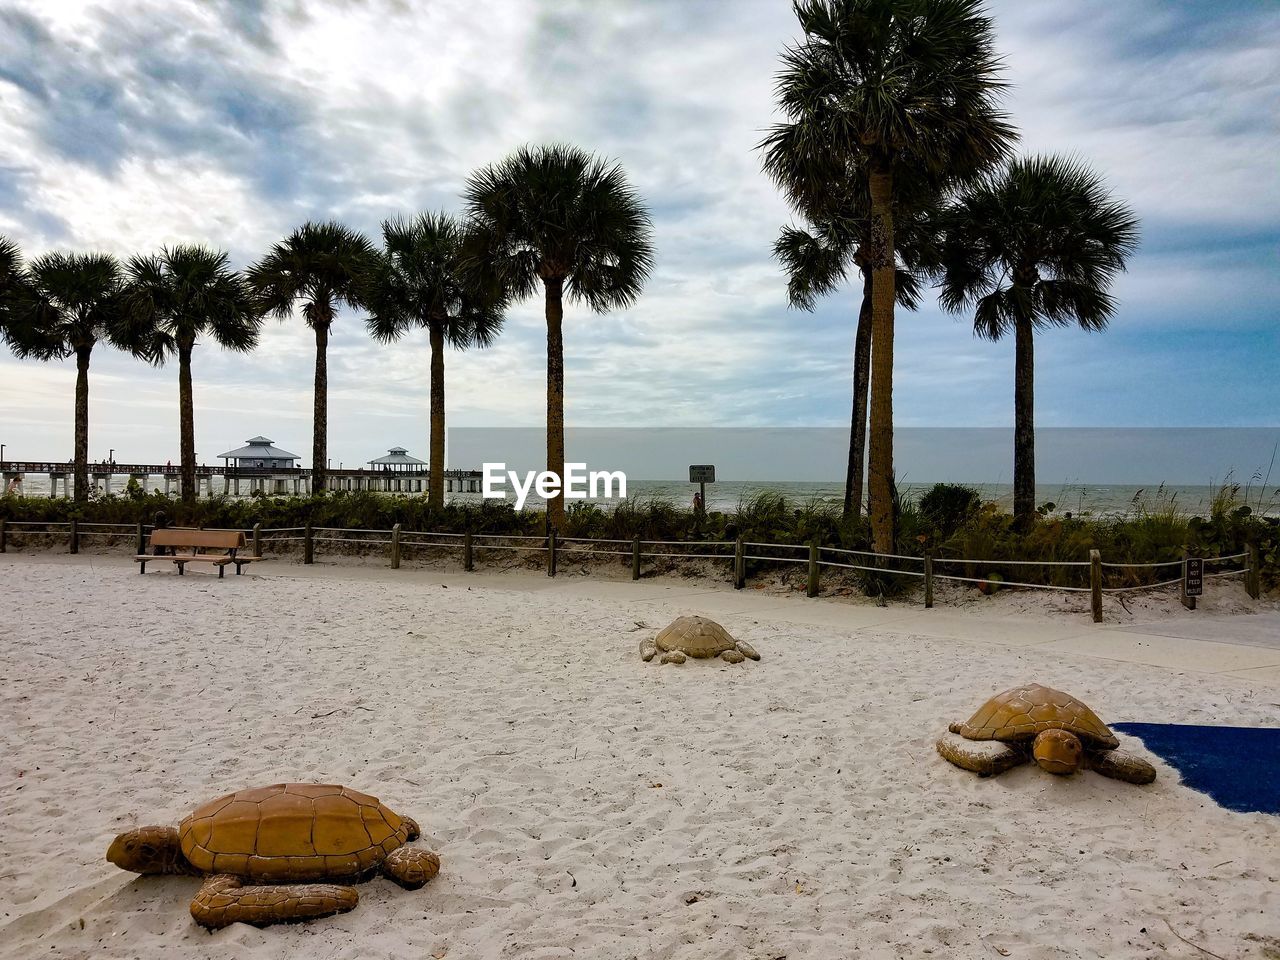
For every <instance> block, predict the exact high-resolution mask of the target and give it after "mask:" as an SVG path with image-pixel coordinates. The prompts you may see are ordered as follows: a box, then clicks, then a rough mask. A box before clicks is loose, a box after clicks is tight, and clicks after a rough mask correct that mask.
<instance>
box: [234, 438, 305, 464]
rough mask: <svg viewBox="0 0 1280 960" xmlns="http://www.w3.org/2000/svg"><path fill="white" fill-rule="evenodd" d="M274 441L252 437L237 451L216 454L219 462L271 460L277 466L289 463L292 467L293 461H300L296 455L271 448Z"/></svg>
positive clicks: (274, 447) (277, 448)
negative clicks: (281, 463) (282, 462)
mask: <svg viewBox="0 0 1280 960" xmlns="http://www.w3.org/2000/svg"><path fill="white" fill-rule="evenodd" d="M273 443H274V441H272V440H269V439H267V438H266V437H253V438H252V439H249V440H246V441H245V446H243V447H241V448H240V449H239V450H229V451H227V452H226V453H220V454H218V459H219V460H237V461H238V460H255V461H256V460H271V461H274V463H276V464H278V463H279V462H280V461H285V460H287V461H289V465H290V466H292V465H293V461H295V460H298V459H300V458H299V456H298V455H297V454H296V453H290V452H289V451H288V450H281V449H280V448H279V447H277V446H273Z"/></svg>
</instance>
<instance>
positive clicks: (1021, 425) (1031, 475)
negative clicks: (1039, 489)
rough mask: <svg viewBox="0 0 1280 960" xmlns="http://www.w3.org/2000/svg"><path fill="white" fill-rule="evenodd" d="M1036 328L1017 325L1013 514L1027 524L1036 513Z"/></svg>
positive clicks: (1023, 322)
mask: <svg viewBox="0 0 1280 960" xmlns="http://www.w3.org/2000/svg"><path fill="white" fill-rule="evenodd" d="M1035 365H1036V361H1035V329H1034V328H1033V327H1032V325H1031V321H1030V320H1029V319H1021V318H1019V319H1018V320H1017V321H1016V322H1015V324H1014V374H1013V516H1014V520H1015V522H1016V523H1017V524H1018V525H1019V526H1024V527H1025V526H1027V525H1029V524H1030V523H1031V521H1032V520H1033V519H1034V518H1035V515H1036V414H1035Z"/></svg>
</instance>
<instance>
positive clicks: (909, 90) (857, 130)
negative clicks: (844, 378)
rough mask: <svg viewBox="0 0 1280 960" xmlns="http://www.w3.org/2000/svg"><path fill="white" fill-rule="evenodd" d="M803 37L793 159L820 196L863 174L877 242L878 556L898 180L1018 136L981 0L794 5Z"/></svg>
mask: <svg viewBox="0 0 1280 960" xmlns="http://www.w3.org/2000/svg"><path fill="white" fill-rule="evenodd" d="M793 9H794V10H795V13H796V16H797V18H798V19H799V20H800V25H801V27H802V29H803V31H804V37H803V39H802V40H801V41H800V42H799V43H797V44H796V45H794V46H792V47H790V48H788V49H787V50H786V51H785V52H784V54H783V58H782V59H783V69H782V72H781V74H780V75H779V77H778V82H777V97H778V104H779V106H780V107H781V109H782V111H783V113H784V114H785V115H786V116H787V118H788V121H789V124H788V125H790V126H793V127H794V128H795V130H794V135H793V139H792V144H793V149H794V150H795V151H796V153H797V154H798V156H799V157H800V158H801V160H800V162H799V166H800V167H801V169H804V168H805V167H806V166H807V164H806V163H805V162H804V159H805V158H807V157H809V158H814V160H815V162H814V163H813V165H812V166H813V173H812V176H813V180H814V185H816V189H818V190H820V189H821V184H822V181H823V179H824V177H825V174H826V173H827V171H829V170H830V169H831V167H832V164H831V163H830V162H828V161H827V160H825V159H824V158H828V157H834V158H835V160H836V161H837V163H836V167H837V168H838V169H839V170H840V176H841V178H842V179H841V180H840V181H838V183H840V182H843V179H845V178H847V177H848V176H849V171H851V170H853V169H855V168H856V167H858V166H859V165H863V166H865V168H866V175H867V186H868V199H869V213H870V217H871V240H872V242H871V244H870V249H869V250H868V251H867V261H868V266H869V268H870V270H871V275H872V283H871V327H872V333H871V341H872V355H871V442H870V453H869V460H870V464H869V470H868V481H869V486H870V493H871V497H870V508H871V509H870V512H871V530H872V540H873V544H874V547H875V549H876V550H877V551H878V552H881V553H891V552H893V548H894V535H895V531H894V515H893V509H894V508H893V501H894V474H893V324H894V303H895V301H896V299H897V291H896V287H895V277H894V274H895V263H894V249H895V242H894V203H895V201H896V200H897V194H896V191H895V180H896V179H897V177H898V176H899V174H900V173H902V172H903V171H904V170H912V171H914V172H915V173H916V174H917V175H920V176H935V177H938V178H942V177H944V176H947V175H948V174H952V175H955V174H967V173H969V172H972V171H976V170H978V169H981V168H982V167H983V166H985V165H988V164H990V163H993V162H995V161H998V160H1000V159H1002V158H1003V157H1004V156H1005V155H1006V154H1007V152H1008V149H1009V146H1010V144H1011V143H1012V141H1013V140H1014V132H1013V129H1012V128H1011V127H1010V126H1009V124H1008V123H1006V121H1005V118H1004V115H1003V114H1001V113H1000V112H999V111H998V110H997V108H996V107H997V98H998V96H999V94H1000V92H1001V91H1002V89H1003V86H1004V84H1003V83H1002V82H1001V81H1000V79H999V77H998V71H999V66H1000V62H999V60H998V58H997V57H996V56H995V54H994V53H993V50H992V25H991V20H990V19H989V18H988V17H987V16H986V15H985V13H984V10H983V7H982V3H981V0H795V2H794V3H793Z"/></svg>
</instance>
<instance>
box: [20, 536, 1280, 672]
mask: <svg viewBox="0 0 1280 960" xmlns="http://www.w3.org/2000/svg"><path fill="white" fill-rule="evenodd" d="M5 562H9V563H12V564H14V566H15V568H16V569H13V570H12V571H11V573H10V576H9V577H8V578H7V582H9V583H10V584H13V583H15V582H17V581H20V579H21V564H24V563H56V564H74V565H76V566H82V567H86V568H111V569H121V568H122V569H136V566H135V565H134V564H133V563H132V562H131V561H130V560H128V559H127V558H122V557H120V556H118V555H113V556H102V555H92V554H79V555H77V556H69V555H66V554H48V553H45V554H13V553H10V554H6V555H5V556H3V557H0V563H5ZM148 575H149V576H171V574H170V573H169V572H168V571H161V572H158V573H155V574H148ZM202 575H204V576H210V575H209V574H202V573H200V572H199V571H195V570H194V569H192V570H190V571H189V572H188V574H187V578H188V579H190V578H191V577H192V576H202ZM257 575H258V576H263V577H297V578H321V579H324V578H329V579H340V580H376V581H380V582H389V581H396V582H401V583H420V584H422V585H423V586H428V585H439V584H444V585H447V586H449V587H454V588H462V589H467V588H470V589H486V588H488V589H495V590H517V591H529V592H537V593H553V594H558V595H561V596H564V597H567V598H582V599H594V600H609V599H616V600H618V601H625V602H627V603H630V604H636V603H640V604H644V603H654V604H661V605H663V606H671V605H675V606H677V607H680V608H688V609H690V610H697V611H699V612H701V613H705V614H707V615H708V616H712V617H715V618H717V619H719V620H722V621H723V622H724V623H725V624H726V625H729V624H731V623H732V622H733V621H734V620H735V619H740V618H742V619H745V618H752V619H759V620H770V621H775V622H783V623H803V624H809V625H818V626H830V627H833V628H836V629H839V630H843V631H852V632H858V631H862V630H874V631H875V632H876V633H879V634H894V633H897V634H903V635H916V636H928V637H936V638H943V639H950V640H956V641H958V642H963V643H972V644H979V645H982V644H990V645H997V646H1004V647H1020V648H1021V647H1038V648H1042V649H1045V650H1050V651H1053V652H1054V653H1057V654H1068V655H1074V656H1082V657H1091V658H1096V659H1102V660H1114V661H1118V662H1125V663H1142V664H1148V665H1150V666H1157V667H1165V668H1168V669H1170V670H1177V671H1181V672H1190V673H1203V674H1212V675H1216V676H1227V677H1235V678H1238V679H1241V680H1248V681H1251V682H1253V683H1261V684H1265V685H1268V686H1277V687H1280V612H1278V611H1276V610H1275V609H1274V608H1268V609H1265V610H1263V611H1261V612H1258V613H1249V614H1239V615H1232V616H1212V615H1198V614H1197V613H1195V612H1191V611H1187V612H1186V613H1185V614H1179V615H1177V616H1176V617H1174V618H1170V619H1157V620H1151V621H1148V622H1140V623H1129V624H1125V625H1123V626H1116V625H1107V624H1105V623H1104V624H1095V623H1093V622H1092V621H1090V619H1089V616H1088V614H1087V613H1085V612H1082V613H1081V614H1080V615H1078V616H1077V615H1070V614H1068V615H1053V614H1049V613H1045V614H1040V615H1034V616H1031V615H1029V616H1018V617H1009V616H991V615H984V614H983V613H982V612H981V611H980V610H977V609H975V607H974V606H966V607H964V608H955V607H947V606H945V605H939V606H936V607H934V608H933V609H930V610H926V609H924V608H923V607H921V606H920V605H919V604H911V605H908V604H906V603H890V604H889V605H888V606H885V607H880V606H876V605H875V604H874V603H872V602H870V601H865V602H864V601H850V600H843V599H828V598H819V599H809V598H807V597H804V596H802V595H790V596H788V595H778V594H770V593H764V592H761V591H755V590H734V589H732V588H731V587H730V586H729V585H728V584H727V583H717V582H715V581H711V580H695V579H688V580H685V579H677V578H671V577H663V578H652V579H643V580H640V581H638V582H633V581H631V580H629V579H627V580H610V579H601V578H594V577H593V578H587V577H580V576H560V577H556V578H550V577H546V576H544V575H541V574H539V573H538V572H536V571H532V570H531V571H515V572H511V571H502V572H498V571H480V572H476V573H470V574H468V573H462V572H456V571H438V570H430V569H408V568H403V569H400V570H392V569H390V568H389V567H386V566H382V565H378V566H373V565H360V564H354V563H316V564H313V565H311V566H304V565H301V564H297V563H288V562H284V561H280V562H274V563H266V564H263V565H262V566H261V567H260V568H258V572H257ZM215 579H216V577H215ZM253 579H254V577H253V576H250V575H249V574H246V575H245V576H244V577H241V578H235V577H228V578H227V579H226V580H225V581H223V582H222V583H221V584H219V585H218V589H224V588H225V589H237V588H240V587H243V588H245V589H252V580H253ZM978 606H980V605H978Z"/></svg>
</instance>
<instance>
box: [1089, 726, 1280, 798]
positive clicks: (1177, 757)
mask: <svg viewBox="0 0 1280 960" xmlns="http://www.w3.org/2000/svg"><path fill="white" fill-rule="evenodd" d="M1111 726H1112V728H1113V729H1115V730H1119V731H1121V732H1123V733H1127V734H1130V735H1131V736H1134V737H1138V738H1139V739H1140V740H1142V742H1143V744H1144V745H1145V746H1146V748H1147V749H1148V750H1150V751H1151V752H1152V753H1155V754H1159V755H1160V757H1162V758H1163V759H1164V760H1165V761H1166V762H1167V763H1169V764H1171V765H1172V766H1175V767H1177V768H1178V772H1179V773H1181V774H1182V782H1183V783H1185V784H1186V785H1187V786H1188V787H1191V789H1193V790H1199V791H1200V792H1201V793H1207V794H1208V795H1209V796H1211V797H1212V798H1213V799H1214V800H1216V801H1217V802H1218V803H1219V804H1220V805H1222V806H1224V807H1226V808H1227V809H1228V810H1238V811H1240V812H1241V813H1272V814H1277V815H1280V729H1274V728H1271V727H1200V726H1191V725H1185V724H1177V723H1113V724H1111Z"/></svg>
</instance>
